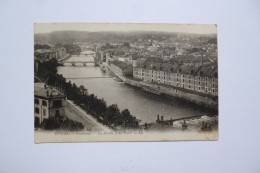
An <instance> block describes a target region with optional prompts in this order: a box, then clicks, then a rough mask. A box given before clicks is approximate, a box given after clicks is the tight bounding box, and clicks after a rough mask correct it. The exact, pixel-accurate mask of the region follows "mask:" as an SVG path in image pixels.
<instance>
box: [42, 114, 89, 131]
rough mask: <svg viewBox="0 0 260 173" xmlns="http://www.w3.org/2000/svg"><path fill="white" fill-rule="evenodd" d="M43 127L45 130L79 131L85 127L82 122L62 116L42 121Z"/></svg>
mask: <svg viewBox="0 0 260 173" xmlns="http://www.w3.org/2000/svg"><path fill="white" fill-rule="evenodd" d="M42 127H43V128H44V129H45V130H69V131H79V130H83V129H84V126H83V124H82V123H80V122H76V121H73V120H70V119H68V118H66V119H65V120H63V119H62V118H60V117H50V118H48V119H45V120H44V121H43V123H42Z"/></svg>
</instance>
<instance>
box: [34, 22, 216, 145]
mask: <svg viewBox="0 0 260 173" xmlns="http://www.w3.org/2000/svg"><path fill="white" fill-rule="evenodd" d="M217 43H218V42H217V25H215V24H160V23H35V24H34V142H35V143H45V142H102V141H106V142H113V141H183V140H218V124H219V112H218V100H219V99H218V44H217Z"/></svg>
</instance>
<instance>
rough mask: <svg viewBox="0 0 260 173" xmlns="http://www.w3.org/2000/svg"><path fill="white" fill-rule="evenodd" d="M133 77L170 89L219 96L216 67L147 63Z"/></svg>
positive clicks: (136, 68)
mask: <svg viewBox="0 0 260 173" xmlns="http://www.w3.org/2000/svg"><path fill="white" fill-rule="evenodd" d="M133 77H134V78H136V79H139V80H142V81H144V82H147V83H154V84H161V85H164V86H168V87H170V88H176V90H175V91H176V92H178V89H182V90H183V89H184V90H186V91H195V92H199V93H204V94H208V95H213V96H217V95H218V73H217V67H216V66H214V65H207V66H194V65H179V64H170V63H155V62H146V63H144V64H142V65H138V66H136V67H134V69H133Z"/></svg>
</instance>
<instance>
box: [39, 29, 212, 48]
mask: <svg viewBox="0 0 260 173" xmlns="http://www.w3.org/2000/svg"><path fill="white" fill-rule="evenodd" d="M177 35H182V36H190V35H195V34H184V33H168V32H157V31H148V32H146V31H133V32H113V31H103V32H88V31H55V32H51V33H38V34H34V43H35V44H49V45H56V44H71V43H73V42H104V43H106V42H130V43H131V42H135V41H137V40H138V39H140V38H141V39H151V38H153V39H156V40H158V41H163V40H167V39H169V37H174V36H177ZM196 35H197V34H196ZM214 35H215V34H213V35H212V36H211V35H201V36H206V37H215V36H216V35H215V36H214Z"/></svg>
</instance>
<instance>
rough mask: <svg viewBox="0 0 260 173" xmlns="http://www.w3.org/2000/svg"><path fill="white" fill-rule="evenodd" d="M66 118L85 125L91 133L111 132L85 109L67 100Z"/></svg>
mask: <svg viewBox="0 0 260 173" xmlns="http://www.w3.org/2000/svg"><path fill="white" fill-rule="evenodd" d="M65 110H66V116H67V117H68V118H69V119H71V120H75V121H78V122H81V123H82V124H83V125H84V127H85V128H84V130H87V131H89V132H93V131H94V132H96V131H105V132H109V131H111V129H109V128H108V127H106V126H104V125H103V124H101V123H99V122H98V121H97V120H96V119H95V118H93V117H92V116H91V115H89V114H87V113H86V112H85V111H84V110H83V109H81V108H80V107H79V106H77V105H75V104H74V103H73V102H72V101H70V100H66V109H65Z"/></svg>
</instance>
